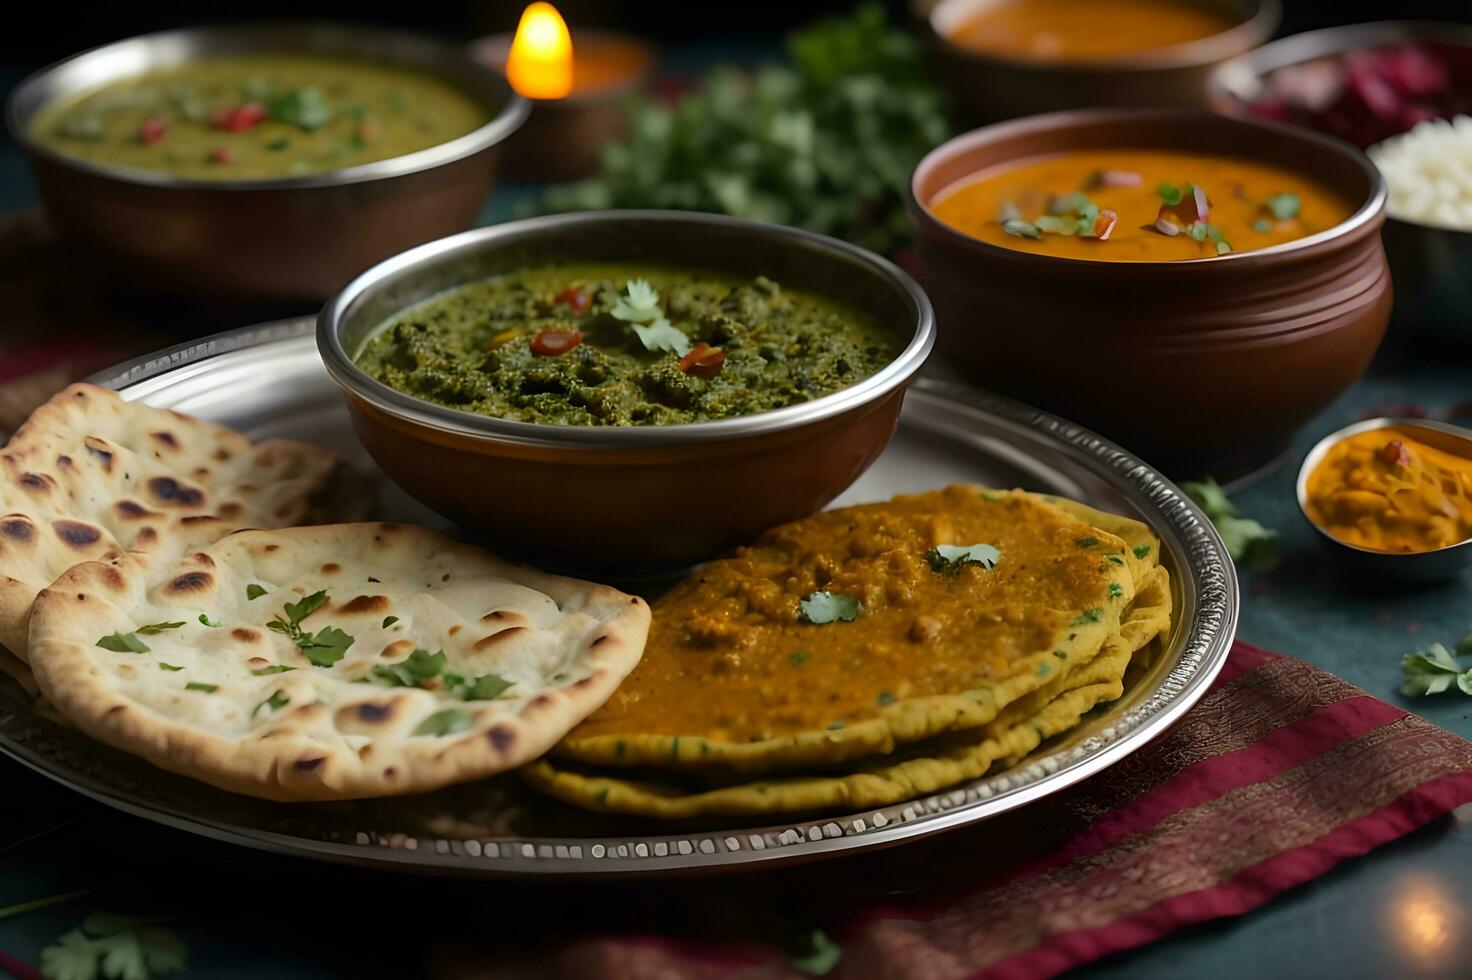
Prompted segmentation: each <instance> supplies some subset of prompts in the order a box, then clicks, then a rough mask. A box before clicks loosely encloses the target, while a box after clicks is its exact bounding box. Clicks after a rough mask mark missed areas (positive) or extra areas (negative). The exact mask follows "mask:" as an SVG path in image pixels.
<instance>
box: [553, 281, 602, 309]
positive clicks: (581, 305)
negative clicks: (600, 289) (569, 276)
mask: <svg viewBox="0 0 1472 980" xmlns="http://www.w3.org/2000/svg"><path fill="white" fill-rule="evenodd" d="M552 302H553V303H561V304H562V305H563V306H567V307H570V308H571V309H572V311H573V312H574V313H586V312H588V307H589V306H592V305H593V297H591V296H589V295H588V294H587V293H585V292H583V291H582V290H581V289H579V288H578V287H576V286H568V287H567V288H566V289H564V290H563V291H562V292H560V293H558V294H557V295H556V296H554V297H552Z"/></svg>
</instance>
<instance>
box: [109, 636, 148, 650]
mask: <svg viewBox="0 0 1472 980" xmlns="http://www.w3.org/2000/svg"><path fill="white" fill-rule="evenodd" d="M97 645H98V646H100V647H102V649H104V650H111V651H112V652H113V653H147V652H148V651H149V649H150V648H149V646H148V644H147V643H144V642H143V641H142V640H140V639H138V637H137V636H136V635H135V634H133V633H110V634H108V635H107V636H104V637H103V638H102V639H100V640H98V641H97Z"/></svg>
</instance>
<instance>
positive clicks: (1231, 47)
mask: <svg viewBox="0 0 1472 980" xmlns="http://www.w3.org/2000/svg"><path fill="white" fill-rule="evenodd" d="M995 2H996V0H940V2H939V3H937V4H935V6H934V7H933V8H932V9H931V11H930V18H929V22H930V30H931V33H932V35H933V37H934V47H935V64H936V68H937V70H938V71H939V73H940V75H941V78H942V80H943V81H944V83H945V85H946V87H947V89H949V91H950V93H951V97H952V98H953V99H955V101H956V104H957V106H958V107H959V108H960V110H961V111H962V112H963V113H964V114H965V115H966V116H967V117H968V118H970V119H971V120H972V121H973V122H992V121H995V120H999V119H1012V118H1016V117H1018V116H1028V115H1033V114H1035V113H1040V112H1055V111H1057V110H1060V109H1083V108H1088V107H1091V106H1172V105H1173V106H1204V105H1206V104H1207V91H1206V83H1207V79H1208V78H1209V77H1210V75H1211V73H1212V72H1213V71H1214V70H1215V69H1216V67H1217V66H1218V65H1220V64H1221V63H1222V62H1224V61H1226V60H1228V59H1229V58H1234V57H1236V56H1237V55H1240V54H1242V53H1243V52H1245V51H1251V50H1252V49H1253V48H1255V47H1257V46H1258V45H1259V44H1262V43H1263V42H1264V41H1266V40H1267V39H1268V38H1270V37H1272V36H1273V32H1274V31H1276V30H1277V29H1278V22H1279V21H1280V20H1282V17H1283V11H1282V8H1281V6H1280V5H1279V2H1278V0H1181V2H1185V3H1196V4H1198V5H1200V6H1206V7H1211V8H1215V9H1219V10H1221V11H1223V12H1224V13H1226V14H1227V15H1229V16H1230V17H1232V19H1233V20H1235V21H1237V23H1236V26H1234V27H1232V28H1230V29H1229V30H1226V31H1223V32H1221V33H1220V34H1213V35H1211V36H1210V37H1204V38H1201V39H1199V40H1196V41H1190V42H1188V43H1186V44H1177V45H1172V46H1170V47H1166V48H1158V49H1155V50H1152V51H1142V52H1139V53H1137V54H1131V55H1127V56H1123V57H1119V58H1111V59H1108V60H1098V61H1079V60H1072V61H1044V60H1039V59H1034V58H1020V57H1019V58H1008V57H1004V56H1001V55H996V54H989V53H984V52H980V51H972V50H969V49H967V48H964V47H961V46H960V45H958V44H956V43H954V42H953V41H951V40H950V38H951V36H952V35H953V34H954V33H955V31H956V30H957V29H958V28H959V27H960V25H961V24H963V23H965V22H966V21H967V20H968V19H969V18H970V17H971V16H973V15H974V14H975V13H976V12H978V11H979V10H981V9H983V8H985V7H986V6H988V5H990V4H992V3H995Z"/></svg>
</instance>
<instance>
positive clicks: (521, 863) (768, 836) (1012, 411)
mask: <svg viewBox="0 0 1472 980" xmlns="http://www.w3.org/2000/svg"><path fill="white" fill-rule="evenodd" d="M313 327H314V323H313V321H312V320H310V319H301V320H290V321H280V322H277V323H269V324H262V325H259V326H254V327H246V328H242V329H239V330H232V331H227V332H225V333H221V334H217V335H215V336H213V337H208V338H205V339H203V340H201V341H198V342H196V343H192V344H185V345H181V346H179V347H175V348H172V349H169V350H165V351H161V352H158V353H156V354H152V355H148V356H146V357H142V358H139V359H137V360H134V361H130V362H127V363H125V364H121V365H119V366H117V367H116V368H113V369H110V370H107V371H104V372H101V373H99V374H97V375H94V376H93V377H92V378H91V379H90V380H91V381H93V382H94V383H96V384H100V385H105V386H108V387H113V388H118V389H121V390H124V391H125V392H126V390H127V389H128V388H131V387H133V386H135V385H140V384H142V383H144V382H148V381H150V380H153V381H158V380H159V379H161V378H163V377H164V376H167V375H170V374H172V373H175V372H180V371H190V372H198V371H201V370H207V365H205V363H204V362H206V361H209V360H213V359H217V358H229V357H231V356H232V355H233V356H235V357H245V358H250V357H252V356H254V355H256V354H259V353H261V351H260V348H262V347H264V346H265V345H283V348H284V347H285V346H290V347H291V348H292V354H293V356H308V352H310V355H309V356H312V357H315V356H316V348H315V346H312V344H311V339H310V338H311V336H312V331H313ZM297 348H300V350H299V351H298V350H297ZM262 366H263V367H264V365H262ZM143 387H144V388H147V387H148V386H147V385H146V384H144V385H143ZM910 397H911V398H912V399H915V400H917V401H918V402H922V403H923V402H934V403H935V404H936V407H943V408H947V409H960V410H963V411H968V412H971V413H974V414H975V416H976V417H977V418H978V419H982V418H985V420H986V421H987V423H988V424H991V425H994V426H996V427H999V428H1001V429H1003V430H1006V431H1007V432H1010V433H1012V434H1013V435H1014V437H1015V438H1016V439H1017V440H1020V441H1021V442H1023V443H1026V442H1027V441H1029V440H1031V441H1033V442H1034V443H1037V442H1038V441H1042V442H1045V443H1052V444H1053V445H1054V446H1055V447H1056V448H1059V449H1061V450H1063V451H1064V452H1065V453H1066V454H1067V455H1068V456H1069V457H1071V458H1072V459H1073V460H1074V461H1076V462H1077V463H1078V464H1079V465H1080V466H1082V467H1084V468H1085V469H1086V470H1087V471H1088V472H1089V473H1090V474H1091V475H1092V476H1094V477H1096V478H1098V479H1100V480H1102V481H1103V482H1105V483H1107V484H1108V485H1109V486H1110V487H1111V488H1113V489H1114V490H1115V491H1117V492H1118V493H1119V494H1121V495H1122V496H1123V497H1124V498H1125V499H1126V500H1128V501H1129V502H1130V503H1131V504H1132V505H1133V506H1134V507H1135V508H1136V509H1137V510H1138V511H1140V512H1141V513H1142V514H1144V515H1145V516H1147V517H1148V518H1149V520H1150V521H1151V523H1152V525H1153V527H1154V530H1155V532H1156V533H1157V534H1158V535H1159V536H1160V538H1161V543H1162V549H1163V551H1165V552H1166V553H1167V555H1169V556H1170V558H1171V559H1172V561H1173V563H1174V564H1175V565H1176V566H1177V569H1178V571H1179V572H1181V573H1182V574H1180V575H1179V576H1178V578H1180V579H1182V580H1183V581H1181V582H1179V583H1178V584H1179V587H1180V590H1181V594H1182V595H1183V597H1184V600H1185V601H1184V602H1183V603H1182V609H1181V617H1180V625H1179V626H1178V627H1177V628H1176V631H1175V635H1174V637H1173V639H1172V644H1171V647H1170V649H1169V650H1168V651H1167V655H1166V657H1165V658H1164V659H1165V663H1164V664H1163V665H1162V666H1163V672H1162V673H1161V674H1160V675H1159V676H1158V678H1157V679H1156V680H1155V682H1154V683H1155V686H1154V689H1153V690H1151V691H1149V693H1148V694H1146V695H1144V696H1143V697H1141V698H1139V699H1137V700H1136V701H1135V702H1134V703H1132V704H1130V705H1128V706H1127V707H1126V708H1125V709H1124V710H1122V711H1121V712H1120V713H1119V714H1118V716H1117V717H1108V718H1107V719H1106V720H1107V724H1106V725H1104V726H1103V727H1100V728H1098V729H1097V730H1096V731H1094V732H1093V733H1092V734H1090V735H1089V736H1087V737H1086V738H1083V739H1082V740H1080V741H1076V742H1074V743H1072V744H1067V743H1065V744H1063V745H1061V746H1060V747H1057V748H1054V749H1051V750H1046V751H1044V752H1043V753H1042V754H1040V755H1038V756H1036V757H1034V758H1032V759H1029V760H1026V761H1024V762H1023V763H1022V764H1021V765H1019V766H1017V767H1015V768H1013V769H1009V770H1006V771H1003V772H1001V773H998V774H996V775H992V776H987V777H983V778H981V779H978V780H975V781H973V782H970V783H967V784H965V785H962V786H958V787H955V788H953V789H950V790H946V791H942V792H939V793H935V794H933V795H930V796H924V797H921V798H918V799H915V800H911V801H909V802H905V803H899V804H895V805H892V806H886V807H878V808H872V809H868V810H865V811H863V812H860V813H855V814H850V815H847V816H842V817H825V818H820V819H814V820H799V821H793V822H787V823H780V824H775V825H767V826H760V827H745V828H740V829H718V830H709V831H702V832H685V833H678V834H644V835H629V834H623V835H612V834H611V835H608V836H606V837H603V836H593V837H575V838H550V837H546V838H544V837H495V838H485V839H480V840H465V839H458V838H457V839H445V838H436V837H430V836H412V835H405V834H402V833H393V834H384V833H381V832H378V831H369V830H364V831H356V832H355V831H344V830H340V829H337V830H333V831H331V832H330V833H326V834H323V835H322V836H319V837H312V836H296V835H292V834H288V833H281V832H278V831H275V830H265V829H262V828H259V827H252V826H249V825H244V824H241V823H239V822H233V821H231V820H229V819H225V818H220V817H218V816H217V815H211V814H208V813H198V812H191V811H190V810H188V809H186V808H184V807H183V806H181V805H179V804H178V803H177V802H175V803H170V802H169V801H168V800H167V799H155V800H149V799H147V798H146V794H138V793H136V792H134V790H136V788H137V782H136V780H134V779H131V778H130V777H127V776H125V775H118V776H113V775H111V773H112V772H113V770H112V769H111V768H109V767H107V766H105V765H91V766H87V765H83V764H79V763H78V762H76V761H75V760H76V757H77V756H78V754H79V752H80V753H81V754H85V753H86V752H87V750H88V749H89V748H91V747H92V743H88V742H87V740H86V739H85V738H84V737H83V736H80V735H77V734H75V733H70V732H66V731H65V730H63V729H58V728H57V727H56V726H55V725H54V724H52V723H51V722H48V721H44V720H43V719H40V718H38V717H36V716H35V715H34V714H33V713H32V714H21V713H18V712H6V711H4V710H3V708H0V751H3V752H4V753H5V754H7V755H9V756H11V757H12V758H15V759H16V760H18V761H20V762H21V763H23V764H25V765H27V766H29V767H31V768H33V769H35V770H36V771H38V772H40V773H42V774H43V775H46V776H48V777H50V778H51V779H53V780H55V781H57V782H59V783H61V784H63V785H65V786H68V787H70V788H72V789H74V790H76V791H78V792H80V793H83V794H84V795H87V796H89V797H92V798H93V799H96V800H99V801H101V802H103V803H106V804H108V805H110V806H113V807H115V808H117V809H120V810H123V811H126V812H129V813H132V814H135V815H137V816H141V817H144V818H146V819H149V820H153V821H156V822H159V823H162V824H166V825H169V826H173V827H177V828H180V829H184V830H188V831H191V832H194V833H197V834H202V835H204V836H207V837H211V838H215V839H217V840H223V841H229V842H233V843H237V844H243V845H247V846H250V847H254V848H258V849H264V850H268V851H274V852H277V853H282V854H288V855H296V856H303V857H312V858H316V859H319V860H330V861H335V862H339V863H346V864H355V865H360V866H370V867H378V868H384V869H392V870H398V871H409V872H420V873H437V874H458V875H465V876H474V877H486V878H525V879H545V878H557V877H582V878H596V877H610V878H628V877H638V876H660V875H670V874H690V873H697V874H698V873H702V872H704V873H708V874H714V873H723V872H731V871H739V870H743V869H749V870H758V869H764V868H768V867H772V866H775V865H778V864H791V863H798V862H803V861H810V860H815V859H819V858H823V857H832V856H837V855H840V854H845V853H855V852H859V851H862V850H868V849H870V848H877V847H883V846H887V845H893V844H897V843H900V842H903V841H907V840H914V839H918V838H921V837H924V836H929V835H931V834H936V833H940V832H942V831H945V830H950V829H953V828H957V827H961V826H965V825H969V824H973V823H975V822H977V821H980V820H984V819H986V818H988V817H993V816H997V815H999V814H1001V813H1004V812H1007V811H1010V810H1013V809H1015V808H1017V807H1020V806H1023V805H1025V804H1027V803H1030V802H1032V801H1034V800H1037V799H1040V798H1042V797H1044V796H1048V795H1051V794H1053V793H1056V792H1058V791H1060V790H1062V789H1064V788H1066V787H1068V786H1071V785H1073V784H1074V783H1076V782H1078V781H1079V780H1081V779H1084V778H1085V777H1087V776H1090V775H1093V774H1095V773H1097V772H1099V771H1100V770H1102V769H1104V768H1106V767H1108V766H1110V765H1112V764H1114V763H1116V762H1118V761H1120V760H1121V759H1123V758H1124V757H1125V756H1127V755H1129V754H1130V753H1132V752H1134V751H1135V750H1136V749H1138V748H1140V747H1142V746H1143V745H1145V744H1146V743H1148V742H1149V741H1151V740H1152V739H1153V738H1155V737H1156V736H1158V735H1160V734H1161V733H1163V732H1164V731H1166V730H1167V729H1168V728H1169V727H1170V726H1171V725H1173V724H1174V723H1175V722H1176V721H1177V720H1178V719H1179V718H1180V717H1181V715H1182V714H1184V713H1185V712H1186V711H1187V710H1188V709H1189V708H1190V707H1191V706H1192V705H1193V704H1195V703H1196V701H1197V700H1198V699H1199V698H1200V697H1201V696H1202V695H1203V694H1204V693H1205V692H1206V690H1207V688H1208V687H1209V685H1210V684H1211V682H1212V680H1213V679H1214V678H1215V677H1216V675H1217V673H1218V672H1219V671H1220V670H1221V668H1222V666H1223V665H1224V664H1225V662H1226V659H1227V654H1228V651H1229V649H1230V647H1231V644H1232V640H1233V638H1234V635H1235V630H1236V622H1237V613H1238V600H1239V596H1238V588H1237V579H1236V573H1235V570H1234V568H1233V566H1232V563H1231V559H1230V558H1229V557H1228V555H1227V552H1226V549H1225V547H1224V546H1223V544H1222V541H1221V539H1220V537H1218V536H1217V534H1216V531H1215V529H1214V528H1212V526H1211V524H1210V523H1209V522H1208V521H1207V520H1206V518H1205V517H1204V516H1203V515H1202V514H1201V512H1200V511H1199V510H1198V509H1197V508H1196V507H1195V505H1194V504H1192V503H1191V502H1190V501H1189V500H1188V499H1187V498H1186V496H1185V494H1183V493H1182V492H1181V491H1180V490H1179V489H1177V488H1176V487H1175V486H1174V484H1172V483H1170V482H1169V481H1168V480H1166V479H1165V478H1164V477H1162V476H1161V475H1160V474H1159V473H1157V472H1156V471H1155V470H1153V469H1152V468H1150V467H1149V466H1148V465H1146V464H1145V463H1143V462H1141V461H1140V460H1138V459H1136V458H1135V457H1133V456H1131V455H1130V454H1129V453H1127V452H1125V451H1124V450H1122V449H1120V448H1118V447H1117V446H1115V445H1113V444H1112V443H1110V442H1108V441H1106V440H1104V439H1101V438H1100V437H1098V436H1096V435H1094V434H1093V433H1091V432H1088V431H1087V430H1084V429H1081V428H1079V427H1078V426H1075V425H1073V424H1072V423H1069V422H1066V421H1063V420H1062V419H1059V418H1057V417H1055V416H1052V415H1049V414H1047V413H1046V412H1042V411H1039V410H1037V409H1033V408H1028V407H1027V406H1024V405H1021V404H1019V403H1017V402H1013V401H1010V400H1007V399H1002V398H998V397H995V396H992V395H988V394H985V393H983V392H979V391H977V390H975V389H972V388H969V387H966V386H964V385H961V384H957V383H955V382H948V381H937V380H932V379H922V380H920V381H918V382H917V383H916V385H915V386H914V387H913V388H912V389H911V396H910ZM1020 452H1021V453H1022V454H1024V455H1025V449H1022V450H1020ZM1128 698H1129V695H1128V694H1127V695H1126V699H1125V700H1128ZM68 743H70V744H68ZM96 748H99V749H100V748H101V747H100V746H98V747H96ZM68 756H72V758H71V759H68Z"/></svg>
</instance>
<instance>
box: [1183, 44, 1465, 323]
mask: <svg viewBox="0 0 1472 980" xmlns="http://www.w3.org/2000/svg"><path fill="white" fill-rule="evenodd" d="M1400 44H1430V45H1436V46H1438V47H1442V48H1465V49H1467V51H1468V52H1469V53H1472V25H1469V24H1442V23H1431V22H1427V21H1383V22H1380V23H1374V24H1352V25H1349V26H1347V27H1329V28H1325V29H1324V30H1320V31H1309V32H1308V33H1306V34H1294V35H1292V36H1291V37H1285V38H1282V39H1281V40H1277V41H1274V42H1272V43H1271V44H1267V45H1264V46H1263V47H1260V48H1258V49H1257V50H1256V51H1253V52H1251V53H1249V54H1245V55H1242V56H1241V57H1237V58H1233V59H1232V60H1230V61H1228V62H1226V63H1225V64H1223V65H1221V66H1220V67H1219V68H1218V69H1217V70H1216V71H1215V72H1213V73H1212V76H1211V78H1210V79H1209V83H1208V88H1209V94H1210V97H1211V106H1212V108H1213V109H1215V110H1216V111H1218V112H1222V113H1226V114H1227V115H1231V116H1240V117H1243V118H1252V111H1251V108H1250V103H1252V102H1253V101H1255V100H1257V99H1259V98H1262V97H1263V96H1264V95H1266V94H1268V93H1269V92H1270V91H1271V86H1272V84H1273V83H1274V82H1275V81H1276V80H1278V79H1279V78H1281V77H1283V75H1286V73H1289V72H1293V73H1298V74H1299V75H1300V77H1302V75H1303V73H1304V72H1308V71H1315V70H1316V69H1317V68H1318V67H1320V63H1321V62H1325V61H1330V60H1333V61H1337V60H1339V59H1340V58H1342V57H1343V56H1344V55H1346V54H1348V53H1350V52H1353V51H1364V50H1368V49H1373V48H1381V47H1388V46H1392V45H1400ZM1469 56H1472V55H1469ZM1280 73H1283V74H1282V75H1280ZM1461 94H1462V95H1463V96H1469V95H1472V92H1468V91H1464V92H1462V93H1461ZM1385 251H1386V254H1387V255H1389V257H1390V268H1391V272H1392V274H1393V275H1394V276H1395V284H1396V292H1397V293H1398V295H1399V300H1398V302H1397V303H1396V308H1395V321H1396V325H1395V328H1394V329H1395V330H1396V331H1397V332H1399V331H1400V330H1401V329H1402V327H1403V326H1404V327H1405V328H1406V329H1408V330H1412V331H1415V332H1416V333H1418V334H1420V335H1422V336H1425V337H1430V338H1436V339H1438V340H1442V341H1450V342H1452V343H1454V344H1456V345H1458V346H1460V347H1462V348H1463V349H1468V348H1472V324H1469V323H1468V321H1467V315H1466V311H1467V309H1468V306H1469V304H1472V231H1468V230H1466V229H1461V228H1446V227H1442V226H1439V225H1433V224H1428V223H1425V222H1421V221H1415V220H1412V219H1409V218H1399V217H1397V216H1396V215H1395V208H1394V202H1392V203H1391V207H1390V211H1389V218H1388V219H1387V220H1386V222H1385Z"/></svg>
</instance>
